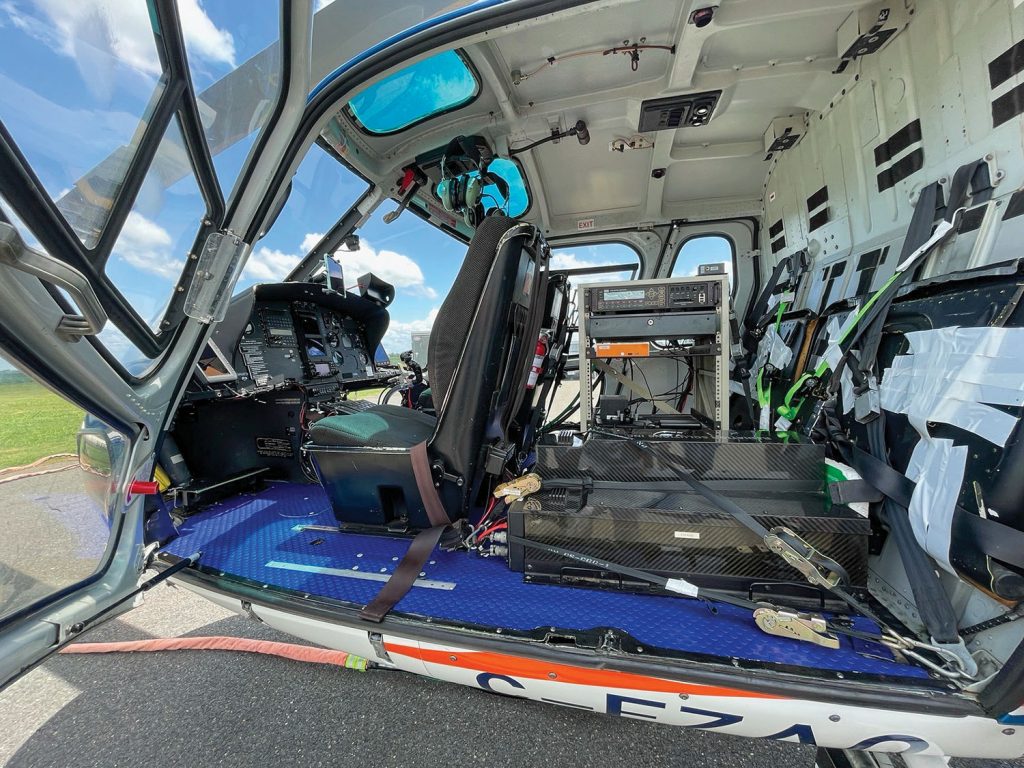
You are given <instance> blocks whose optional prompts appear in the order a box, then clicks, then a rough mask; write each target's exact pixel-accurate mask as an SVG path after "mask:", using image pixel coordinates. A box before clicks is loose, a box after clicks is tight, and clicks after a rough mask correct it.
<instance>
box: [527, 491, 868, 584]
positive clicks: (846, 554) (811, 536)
mask: <svg viewBox="0 0 1024 768" xmlns="http://www.w3.org/2000/svg"><path fill="white" fill-rule="evenodd" d="M638 485H639V484H638ZM729 498H731V499H732V500H733V501H735V502H736V503H737V504H738V505H739V506H741V507H742V508H743V509H745V510H746V511H747V512H749V513H750V514H752V515H754V516H755V517H757V518H758V520H759V521H760V522H761V523H762V524H763V525H765V526H766V527H768V528H771V527H772V526H775V525H785V526H787V527H789V528H791V529H792V530H794V531H795V532H796V533H798V534H800V535H801V536H802V537H803V538H804V539H805V540H806V541H807V542H808V543H810V544H811V545H812V546H813V547H814V548H815V549H817V550H818V551H820V552H822V553H823V554H825V555H827V556H828V557H831V558H833V559H834V560H836V561H838V562H839V564H840V565H842V566H843V567H844V568H845V569H846V570H847V572H848V573H849V576H850V579H851V583H852V585H853V586H864V585H866V583H867V557H868V536H869V535H870V532H871V526H870V524H869V522H868V520H867V519H866V518H864V517H861V516H860V515H858V514H857V513H855V512H853V511H852V510H850V509H849V508H848V507H845V506H839V505H832V506H831V507H830V508H826V506H827V504H826V501H825V498H824V496H823V494H821V493H820V492H797V491H779V492H765V491H742V492H730V493H729ZM581 500H582V499H581V496H580V493H579V492H578V491H572V490H565V489H552V490H542V491H540V492H539V493H537V494H534V495H533V496H531V497H529V498H528V499H526V500H524V501H520V502H517V503H516V504H514V505H512V507H511V509H510V510H509V531H510V533H512V534H513V535H517V536H521V537H523V538H526V539H529V540H533V541H538V542H542V543H545V544H552V545H555V546H558V547H562V548H563V549H569V550H572V551H574V552H580V553H582V554H587V555H592V556H594V557H599V558H601V559H603V560H608V561H611V562H613V563H617V564H621V565H627V566H632V567H634V568H640V569H642V570H645V571H650V572H653V573H656V574H659V575H661V576H667V577H682V578H685V579H687V580H688V581H691V582H694V583H695V584H697V585H698V586H703V587H707V588H715V589H725V590H730V591H736V592H741V593H747V592H748V591H749V590H750V588H751V586H752V585H754V584H756V583H759V582H801V581H802V580H803V579H802V577H801V576H800V575H799V574H798V573H797V572H796V571H795V570H794V569H793V568H792V567H791V566H789V565H788V564H786V562H785V561H783V560H782V558H780V557H779V556H778V555H775V554H772V553H770V552H769V551H768V550H767V548H766V547H765V546H764V544H763V543H762V542H761V541H760V540H759V539H758V537H757V536H756V535H754V534H753V533H752V532H751V531H749V530H748V529H747V528H745V527H744V526H743V525H741V524H740V523H738V522H737V521H736V520H735V519H733V518H732V517H731V516H730V515H729V514H727V513H725V512H722V511H720V510H719V509H717V508H716V507H714V506H712V505H710V504H709V503H708V502H707V501H705V500H704V499H703V497H701V496H699V495H697V494H696V493H657V492H651V491H644V490H640V488H637V489H636V490H622V491H619V490H600V491H592V492H591V493H590V494H589V495H588V497H587V503H586V505H585V506H582V508H581V507H580V502H581ZM509 565H510V567H511V568H512V569H513V570H519V571H523V572H524V573H525V574H526V578H527V579H528V580H531V581H543V582H554V583H560V584H571V585H576V586H586V585H590V586H601V587H609V588H615V589H626V590H630V591H649V590H651V589H654V588H652V587H650V586H649V585H647V584H642V583H636V582H631V581H629V580H627V579H625V578H623V577H622V576H619V575H618V574H615V573H609V572H602V571H598V570H596V569H593V568H587V567H585V566H582V565H581V564H580V563H578V562H576V561H573V560H569V559H567V558H559V557H557V556H555V555H550V554H547V553H545V552H540V551H538V550H535V549H532V550H531V549H529V548H524V547H523V546H521V545H515V544H513V545H512V546H511V547H510V553H509ZM756 591H760V592H761V593H762V594H764V593H769V594H770V593H771V592H772V589H771V587H768V588H767V589H763V590H755V592H756Z"/></svg>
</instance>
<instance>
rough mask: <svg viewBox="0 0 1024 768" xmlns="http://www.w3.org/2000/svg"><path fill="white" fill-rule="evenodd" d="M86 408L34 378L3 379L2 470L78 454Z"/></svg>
mask: <svg viewBox="0 0 1024 768" xmlns="http://www.w3.org/2000/svg"><path fill="white" fill-rule="evenodd" d="M81 423H82V411H81V410H80V409H79V408H76V407H75V406H73V405H71V404H70V403H68V402H67V401H65V400H64V399H63V398H60V397H58V396H57V395H54V394H52V393H51V392H50V391H49V390H47V389H45V388H44V387H42V386H41V385H39V384H36V383H35V382H34V381H19V382H6V381H5V382H0V469H6V468H7V467H17V466H21V465H22V464H28V463H29V462H32V461H35V460H36V459H38V458H41V457H43V456H49V455H51V454H54V453H74V452H75V450H76V446H75V436H76V435H77V433H78V428H79V426H81Z"/></svg>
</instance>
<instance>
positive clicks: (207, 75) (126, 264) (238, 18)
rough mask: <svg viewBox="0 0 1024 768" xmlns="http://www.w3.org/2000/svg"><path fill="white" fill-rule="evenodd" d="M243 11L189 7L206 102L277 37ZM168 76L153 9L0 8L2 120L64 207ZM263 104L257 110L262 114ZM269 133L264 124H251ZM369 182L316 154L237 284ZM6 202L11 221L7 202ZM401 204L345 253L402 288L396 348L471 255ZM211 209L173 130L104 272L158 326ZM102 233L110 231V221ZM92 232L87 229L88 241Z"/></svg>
mask: <svg viewBox="0 0 1024 768" xmlns="http://www.w3.org/2000/svg"><path fill="white" fill-rule="evenodd" d="M238 8H239V4H238V3H237V2H236V1H234V0H202V2H200V0H179V12H180V14H181V17H182V22H183V28H184V31H185V37H186V44H187V47H188V55H189V64H190V68H191V70H192V77H193V81H194V84H195V88H196V91H197V92H199V93H202V92H203V91H205V90H206V89H207V88H209V87H210V86H211V85H212V84H214V83H215V82H216V81H218V80H220V79H221V78H223V77H224V76H225V75H227V74H228V73H230V72H231V71H232V70H233V69H235V68H236V67H237V66H238V65H240V64H241V63H243V62H245V61H247V60H248V59H250V58H251V57H253V56H255V55H257V54H259V53H260V52H261V51H263V50H264V49H266V48H268V46H271V45H273V44H274V42H275V41H276V39H277V23H278V10H277V4H276V3H274V2H270V0H254V2H250V3H246V4H245V10H246V12H245V13H238ZM159 74H160V67H159V62H158V60H157V58H156V48H155V44H154V43H153V42H152V35H151V33H150V31H149V19H148V16H147V12H146V8H145V3H144V2H142V0H76V2H74V3H68V2H63V0H0V118H2V119H3V121H4V123H5V125H6V126H7V127H8V129H9V130H10V131H11V133H12V135H13V136H14V139H15V141H17V142H18V144H19V147H20V148H21V150H22V151H23V152H24V154H25V155H26V156H27V158H28V159H29V161H30V162H31V163H32V164H33V167H34V168H35V170H36V172H37V174H38V175H39V177H40V179H41V181H42V183H43V185H44V186H45V188H46V189H47V191H48V192H49V193H50V194H51V196H52V197H53V198H54V199H55V200H61V199H64V198H65V195H66V194H67V193H68V191H69V190H70V189H71V188H72V187H73V185H75V183H76V182H78V181H79V180H80V179H83V178H85V177H87V176H88V175H89V174H90V171H93V169H96V168H97V166H100V167H101V174H100V175H101V176H103V177H104V178H107V179H111V178H112V179H114V181H115V183H116V180H117V179H119V178H120V173H121V171H122V167H121V166H120V165H119V164H118V163H117V162H116V159H117V158H118V156H119V155H118V152H120V153H121V156H127V155H130V153H131V151H132V142H133V137H134V136H136V135H137V132H138V130H139V126H140V118H142V116H143V115H145V113H146V110H147V109H148V108H149V106H150V105H151V104H152V103H153V99H154V94H155V93H156V92H157V90H158V88H159V83H158V79H159ZM267 83H268V84H269V83H270V80H269V79H268V81H267ZM266 87H267V91H268V93H264V94H261V96H262V98H264V100H266V99H267V98H268V95H272V93H269V92H270V91H272V88H270V86H269V85H267V86H266ZM253 98H254V103H253V104H252V105H250V106H252V107H255V106H256V101H255V97H253ZM200 109H201V111H202V112H204V120H205V121H207V122H208V123H209V125H210V126H213V127H211V128H210V130H209V131H208V134H209V135H210V136H211V137H212V136H214V135H216V126H217V125H218V124H217V121H216V119H217V117H218V114H217V112H216V109H215V108H214V107H211V106H210V105H206V104H201V105H200ZM223 124H224V123H223V120H222V121H221V123H220V125H221V126H223ZM259 124H260V123H259V120H258V119H254V120H253V126H254V127H258V125H259ZM255 135H256V131H255V130H253V131H252V132H251V133H250V134H249V135H248V136H245V137H244V138H241V139H240V140H237V141H235V142H234V143H232V144H231V145H230V146H227V147H226V148H225V149H223V150H222V151H220V152H217V153H216V154H215V156H214V162H215V166H216V169H217V172H218V175H219V177H220V180H221V185H222V187H223V188H224V190H225V194H227V192H228V190H230V188H231V186H232V185H233V182H234V178H235V177H236V175H237V173H238V171H239V169H240V168H241V165H242V163H243V161H244V159H245V157H246V155H247V153H248V151H249V148H250V146H251V144H252V142H253V140H254V138H255ZM112 157H113V158H114V159H115V160H114V161H112V160H111V158H112ZM101 164H103V165H102V166H101ZM93 186H95V187H97V188H100V187H102V184H95V185H93ZM364 186H365V184H364V182H362V181H361V180H359V179H358V178H356V177H355V176H353V175H352V174H350V173H349V172H348V171H347V170H346V169H345V168H344V167H342V166H341V165H339V164H338V163H337V162H335V161H334V160H333V159H331V158H330V157H328V156H327V155H326V154H324V153H323V152H322V151H321V150H319V149H318V148H316V147H314V148H313V149H312V150H311V152H310V154H309V155H308V156H307V157H306V158H305V160H304V161H303V163H302V165H301V166H300V168H299V170H298V172H297V174H296V176H295V178H294V180H293V187H292V193H291V196H290V198H289V200H288V203H287V204H286V206H285V208H284V209H283V211H282V213H281V215H280V217H279V218H278V220H277V222H276V223H275V225H274V227H273V228H272V230H271V231H270V233H268V235H267V236H266V237H265V238H263V239H262V240H260V241H259V242H258V243H256V245H255V247H254V250H253V254H252V256H251V258H250V261H249V263H248V265H247V266H246V270H245V272H244V273H243V276H242V280H241V283H240V284H239V288H244V287H246V286H249V285H252V284H254V283H256V282H269V281H275V280H279V279H281V278H283V277H284V276H285V275H286V274H287V272H288V271H289V270H290V269H291V268H292V267H293V266H294V265H295V264H296V263H297V262H298V260H299V259H300V258H301V256H302V255H303V254H305V252H306V251H307V250H308V248H310V247H311V246H312V245H313V244H314V243H315V242H316V240H317V239H318V238H319V236H320V235H322V234H323V233H324V232H325V231H326V230H327V229H328V228H329V227H330V226H331V225H332V224H333V223H334V221H335V220H336V219H337V218H338V217H339V216H340V215H341V214H342V213H343V212H344V211H345V210H346V209H347V208H348V207H349V206H350V205H351V204H352V203H353V202H354V201H355V199H356V198H357V197H358V196H359V195H360V193H361V192H362V191H363V189H364ZM100 197H102V195H100ZM0 204H2V205H3V206H4V209H5V211H9V207H8V206H7V205H6V201H0ZM394 205H395V204H394V203H393V202H391V201H387V202H385V203H384V204H383V205H382V206H381V207H380V208H379V209H378V211H377V213H376V214H375V215H374V216H373V218H372V220H371V221H370V222H368V224H367V225H366V226H365V227H364V228H363V229H361V230H360V233H359V234H360V236H361V239H362V247H361V248H360V250H359V251H358V252H355V253H343V254H340V260H341V262H342V265H343V267H344V268H345V273H346V282H347V283H348V284H349V285H353V284H354V283H355V280H356V278H357V277H359V276H360V275H362V274H363V273H365V272H367V271H373V272H374V273H375V274H377V275H378V276H380V277H381V278H382V279H384V280H387V281H388V282H391V283H393V284H395V286H396V288H397V298H396V300H395V303H394V304H393V305H392V308H391V314H392V328H391V330H390V331H389V333H388V336H387V337H386V338H385V345H386V346H387V348H388V350H389V351H391V352H399V351H402V350H403V349H406V348H408V346H409V333H410V332H411V331H414V330H425V329H427V328H429V325H430V322H431V320H432V318H433V315H434V314H435V313H436V311H437V308H438V307H439V306H440V304H441V301H442V300H443V297H444V295H445V294H446V293H447V291H448V289H449V288H450V286H451V284H452V282H453V280H454V278H455V275H456V274H457V272H458V267H459V264H460V262H461V260H462V257H463V255H464V254H465V246H463V245H461V244H460V243H458V242H456V241H454V240H452V239H451V238H449V237H448V236H446V235H444V234H443V233H441V232H440V231H438V230H436V229H434V228H433V227H430V226H428V225H426V224H425V223H423V222H422V221H421V220H420V219H418V218H417V217H415V216H413V215H411V214H406V215H403V216H401V217H400V218H399V219H398V220H397V221H395V222H394V223H392V224H390V225H387V224H384V223H383V222H382V221H381V216H382V215H383V214H384V213H385V212H387V211H390V210H391V209H392V208H393V207H394ZM97 210H98V211H99V212H100V213H102V211H103V207H102V206H99V208H98V209H93V208H87V209H86V210H85V214H84V216H85V218H86V219H88V218H89V217H90V216H94V215H95V214H96V211H97ZM204 210H205V208H204V205H203V202H202V199H201V197H200V195H199V193H198V188H197V185H196V182H195V179H194V177H193V176H192V174H191V172H190V171H189V170H188V168H187V163H186V162H184V160H183V155H182V154H181V150H180V137H179V136H178V135H177V129H176V127H174V126H172V128H171V130H170V133H169V134H168V136H166V137H165V140H164V143H163V145H162V146H161V149H160V151H159V152H158V156H157V160H156V162H155V163H154V166H153V168H152V169H151V171H150V174H149V176H148V177H147V180H146V183H145V184H144V185H143V189H142V191H141V192H140V195H139V198H138V200H137V201H136V204H135V207H134V209H133V211H132V213H131V215H130V216H129V218H128V221H127V223H126V225H125V227H124V229H123V231H122V233H121V236H120V238H119V240H118V243H117V246H116V247H115V249H114V253H113V255H112V258H111V260H110V262H109V263H108V265H107V274H108V275H109V276H110V278H111V279H112V280H113V282H114V283H115V284H116V285H117V286H118V288H119V289H120V290H121V291H122V292H123V293H124V294H125V295H126V296H127V297H128V298H129V300H130V301H131V302H132V303H133V305H134V306H135V307H136V308H137V310H138V311H139V313H140V314H141V315H142V316H143V317H145V318H147V319H148V320H150V321H151V322H153V323H154V324H155V323H157V322H158V321H159V319H160V316H161V314H162V310H163V307H164V306H165V305H166V302H167V300H168V298H169V297H170V294H171V291H172V290H173V285H174V283H175V281H176V279H177V276H178V274H179V273H180V269H181V267H182V265H183V263H184V259H185V256H186V254H187V252H188V248H189V247H190V246H191V244H192V240H193V238H194V236H195V232H196V229H197V227H198V224H199V221H200V219H201V218H202V216H203V213H204ZM68 215H69V216H71V215H72V214H71V213H69V214H68ZM87 223H88V222H87ZM93 223H95V224H102V216H101V219H100V220H99V221H95V222H93ZM88 229H89V227H85V226H83V227H81V228H80V229H79V231H80V232H81V233H82V235H83V238H84V239H87V240H88V238H89V237H90V234H89V232H88V231H86V230H88ZM29 239H31V238H29ZM634 258H635V257H634V256H633V255H632V253H631V252H630V251H628V249H625V248H624V247H623V246H605V247H602V248H574V249H572V251H571V252H568V253H561V254H558V255H557V257H556V264H555V265H556V266H589V265H597V264H609V263H621V262H624V261H631V260H633V259H634ZM708 260H716V257H715V254H714V253H713V252H709V254H708V256H707V257H706V258H703V257H701V258H697V259H695V261H708ZM103 338H104V340H105V341H106V342H107V343H108V344H109V345H110V346H111V348H112V349H114V350H115V352H116V353H117V354H118V355H119V356H120V357H122V359H124V360H126V361H128V360H131V359H132V358H133V357H135V354H134V353H133V351H132V350H131V349H130V347H129V345H128V344H127V342H126V341H125V340H124V338H123V337H122V336H121V335H120V333H119V332H118V331H117V330H116V329H114V328H112V327H109V326H108V329H107V330H106V331H105V332H104V335H103Z"/></svg>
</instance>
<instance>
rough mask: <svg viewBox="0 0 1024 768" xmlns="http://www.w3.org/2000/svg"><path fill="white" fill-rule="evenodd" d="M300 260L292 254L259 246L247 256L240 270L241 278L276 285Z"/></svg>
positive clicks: (299, 257)
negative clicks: (243, 266) (247, 258)
mask: <svg viewBox="0 0 1024 768" xmlns="http://www.w3.org/2000/svg"><path fill="white" fill-rule="evenodd" d="M301 260H302V257H301V256H297V255H296V254H294V253H284V252H283V251H278V250H276V249H272V248H267V247H266V246H265V245H261V246H260V247H259V248H257V249H256V250H255V251H253V252H252V254H251V255H250V256H249V260H248V261H247V262H246V263H245V269H244V270H242V278H243V279H245V278H249V279H252V280H257V281H260V282H269V283H276V282H279V281H281V280H284V279H285V277H287V276H288V273H289V272H291V271H292V270H293V269H295V267H296V266H297V265H298V263H299V262H300V261H301Z"/></svg>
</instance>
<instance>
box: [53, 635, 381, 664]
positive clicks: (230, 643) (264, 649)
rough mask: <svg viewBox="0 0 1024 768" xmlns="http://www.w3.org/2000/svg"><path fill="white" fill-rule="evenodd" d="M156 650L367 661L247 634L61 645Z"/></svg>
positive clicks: (78, 649) (73, 649)
mask: <svg viewBox="0 0 1024 768" xmlns="http://www.w3.org/2000/svg"><path fill="white" fill-rule="evenodd" d="M154 651H243V652H245V653H261V654H264V655H266V656H278V657H280V658H282V659H292V660H293V661H308V662H312V663H313V664H333V665H334V666H338V667H346V668H348V669H358V670H360V671H365V670H366V665H367V661H366V659H364V658H362V657H361V656H353V655H352V654H349V653H345V652H344V651H332V650H329V649H327V648H313V647H312V646H309V645H298V644H295V643H277V642H273V641H271V640H253V639H251V638H247V637H227V636H224V635H218V636H213V637H164V638H153V639H151V640H126V641H124V642H119V643H75V644H74V645H66V646H64V647H63V648H61V650H60V652H61V653H138V652H143V653H151V652H154Z"/></svg>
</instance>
